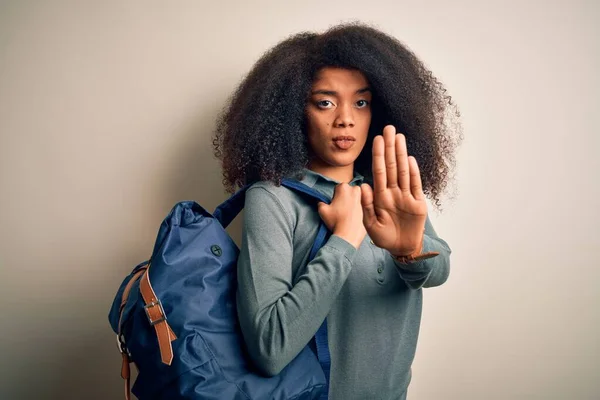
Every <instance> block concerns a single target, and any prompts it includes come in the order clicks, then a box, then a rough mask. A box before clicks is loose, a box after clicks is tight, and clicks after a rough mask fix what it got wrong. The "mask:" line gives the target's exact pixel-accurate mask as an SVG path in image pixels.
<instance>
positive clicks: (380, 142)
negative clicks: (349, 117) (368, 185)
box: [372, 135, 387, 192]
mask: <svg viewBox="0 0 600 400" xmlns="http://www.w3.org/2000/svg"><path fill="white" fill-rule="evenodd" d="M372 170H373V188H374V190H375V192H382V191H384V190H385V188H386V187H387V177H386V170H385V150H384V139H383V137H382V136H381V135H377V136H375V138H374V139H373V165H372Z"/></svg>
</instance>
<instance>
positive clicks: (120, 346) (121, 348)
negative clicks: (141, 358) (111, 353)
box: [117, 335, 131, 358]
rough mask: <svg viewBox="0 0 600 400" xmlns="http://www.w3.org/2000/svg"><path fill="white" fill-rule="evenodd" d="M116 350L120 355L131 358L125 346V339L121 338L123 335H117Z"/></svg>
mask: <svg viewBox="0 0 600 400" xmlns="http://www.w3.org/2000/svg"><path fill="white" fill-rule="evenodd" d="M117 348H118V349H119V351H120V352H121V354H126V355H127V357H130V358H131V353H130V352H129V349H128V348H127V346H126V345H125V338H124V337H123V335H117Z"/></svg>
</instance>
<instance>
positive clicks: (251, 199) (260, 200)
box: [244, 181, 303, 226]
mask: <svg viewBox="0 0 600 400" xmlns="http://www.w3.org/2000/svg"><path fill="white" fill-rule="evenodd" d="M302 202H303V200H302V198H301V197H300V196H299V195H298V194H297V193H295V192H294V191H292V190H290V189H288V188H286V187H285V186H277V185H275V184H274V183H273V182H269V181H260V182H256V183H254V184H253V185H252V186H250V187H249V188H248V190H247V191H246V199H245V206H244V208H245V210H246V211H245V212H247V213H248V212H249V213H253V214H257V215H264V214H265V213H269V214H272V213H277V214H281V215H284V216H285V219H286V220H287V221H288V222H289V223H290V225H291V226H295V224H296V220H297V210H298V206H299V205H300V204H301V203H302Z"/></svg>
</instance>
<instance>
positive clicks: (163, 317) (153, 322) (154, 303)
mask: <svg viewBox="0 0 600 400" xmlns="http://www.w3.org/2000/svg"><path fill="white" fill-rule="evenodd" d="M157 306H158V308H159V310H160V317H159V318H157V319H155V320H153V319H152V317H151V316H150V312H149V311H148V309H150V308H152V307H157ZM144 311H146V316H147V317H148V322H150V325H151V326H154V325H156V324H158V323H161V322H163V321H166V320H167V316H166V315H165V309H164V308H163V306H162V303H161V302H160V300H156V301H152V302H150V303H149V304H146V305H145V306H144Z"/></svg>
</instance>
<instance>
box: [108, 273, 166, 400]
mask: <svg viewBox="0 0 600 400" xmlns="http://www.w3.org/2000/svg"><path fill="white" fill-rule="evenodd" d="M149 268H150V264H148V266H144V267H142V268H140V269H139V270H138V271H137V272H136V273H135V274H134V275H133V276H132V277H131V279H130V280H129V282H127V285H126V286H125V289H123V295H122V296H121V305H120V307H119V308H120V310H119V311H120V315H119V333H118V334H117V344H118V346H119V351H121V355H122V357H123V361H122V363H121V378H123V379H124V380H125V399H126V400H131V368H130V366H129V364H131V359H130V358H129V356H130V355H129V351H128V350H127V346H126V343H125V339H124V337H123V336H122V332H121V323H122V322H123V321H122V320H123V310H124V309H125V305H126V304H127V299H128V298H129V294H130V292H131V288H132V287H133V284H134V283H135V282H136V281H137V280H138V279H140V278H141V281H140V293H141V294H142V298H143V299H144V305H145V307H144V309H145V310H146V315H147V316H148V322H150V325H153V326H154V330H155V331H156V336H157V338H158V345H159V348H160V358H161V361H162V362H163V363H165V364H167V365H171V362H172V361H173V348H172V346H171V342H172V341H173V340H175V339H177V336H175V333H174V332H173V330H172V329H171V327H170V326H169V324H168V323H167V316H166V315H165V311H164V309H163V307H162V303H161V302H160V300H159V299H158V297H157V296H156V293H154V289H152V284H151V283H150V278H149V277H148V269H149Z"/></svg>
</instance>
